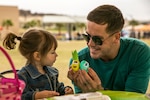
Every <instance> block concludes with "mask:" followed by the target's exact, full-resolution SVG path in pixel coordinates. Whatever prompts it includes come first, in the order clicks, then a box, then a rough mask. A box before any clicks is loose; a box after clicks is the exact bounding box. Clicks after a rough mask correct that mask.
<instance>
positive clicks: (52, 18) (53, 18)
mask: <svg viewBox="0 0 150 100" xmlns="http://www.w3.org/2000/svg"><path fill="white" fill-rule="evenodd" d="M42 21H43V23H77V22H80V23H86V17H79V16H63V15H45V16H43V19H42Z"/></svg>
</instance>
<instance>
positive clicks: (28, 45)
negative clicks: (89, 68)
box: [3, 29, 73, 100]
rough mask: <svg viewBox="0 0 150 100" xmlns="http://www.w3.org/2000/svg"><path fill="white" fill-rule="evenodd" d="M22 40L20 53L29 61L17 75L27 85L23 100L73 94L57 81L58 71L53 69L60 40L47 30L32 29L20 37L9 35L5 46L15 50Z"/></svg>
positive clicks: (68, 87)
mask: <svg viewBox="0 0 150 100" xmlns="http://www.w3.org/2000/svg"><path fill="white" fill-rule="evenodd" d="M15 40H19V41H20V44H19V47H18V48H19V51H20V53H21V54H22V55H23V56H24V57H25V58H26V59H27V64H26V65H25V66H24V67H23V68H22V69H21V70H19V72H18V77H19V79H21V80H23V81H24V82H25V83H26V87H25V89H24V91H23V94H22V100H36V99H42V98H49V97H53V96H59V95H64V94H72V93H73V89H72V88H71V87H70V86H64V84H63V83H62V82H59V81H58V70H57V69H56V68H54V67H52V65H53V63H54V62H55V61H56V57H57V56H58V55H57V53H56V48H57V41H56V39H55V37H54V36H53V35H52V34H51V33H49V32H48V31H45V30H42V29H30V30H28V31H27V32H25V33H24V35H23V37H19V36H17V35H15V34H13V33H9V34H8V35H7V36H6V38H5V39H4V41H3V46H4V47H5V48H6V49H8V50H11V49H14V48H15V46H16V41H15Z"/></svg>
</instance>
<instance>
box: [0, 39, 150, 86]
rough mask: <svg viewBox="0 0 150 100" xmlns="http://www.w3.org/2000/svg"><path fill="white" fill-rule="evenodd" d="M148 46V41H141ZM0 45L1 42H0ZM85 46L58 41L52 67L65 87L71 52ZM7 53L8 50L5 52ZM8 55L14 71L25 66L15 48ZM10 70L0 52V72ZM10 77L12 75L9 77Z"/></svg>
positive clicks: (73, 42) (83, 44) (68, 82)
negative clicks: (55, 58)
mask: <svg viewBox="0 0 150 100" xmlns="http://www.w3.org/2000/svg"><path fill="white" fill-rule="evenodd" d="M143 41H144V42H146V43H147V44H148V45H149V46H150V40H148V39H147V40H143ZM0 45H1V42H0ZM85 46H86V42H85V41H83V40H81V41H58V48H57V50H56V52H57V54H58V57H57V60H56V62H55V63H54V65H53V66H55V67H56V68H57V69H58V70H59V81H60V82H64V83H65V85H69V86H72V84H71V81H70V80H69V79H68V78H67V71H68V67H69V66H68V65H69V60H70V58H71V57H72V51H74V50H75V49H76V50H77V51H78V50H80V49H81V48H83V47H85ZM7 51H8V50H7ZM8 53H9V54H10V56H11V58H12V60H13V62H14V64H15V67H16V69H20V68H21V67H22V66H24V65H25V62H26V59H25V58H24V57H22V56H21V54H20V53H19V51H18V50H17V48H16V49H15V50H9V51H8ZM8 69H11V67H10V65H9V63H8V61H7V59H6V58H5V57H4V55H3V54H2V53H1V52H0V72H2V71H5V70H8ZM11 76H12V75H11Z"/></svg>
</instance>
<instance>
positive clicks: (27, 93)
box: [18, 71, 36, 100]
mask: <svg viewBox="0 0 150 100" xmlns="http://www.w3.org/2000/svg"><path fill="white" fill-rule="evenodd" d="M18 78H19V79H20V80H23V81H24V82H25V84H26V86H25V88H24V90H23V93H22V97H21V100H34V95H35V93H36V91H34V90H32V88H30V86H29V85H28V84H27V79H26V77H25V73H24V72H20V71H19V72H18Z"/></svg>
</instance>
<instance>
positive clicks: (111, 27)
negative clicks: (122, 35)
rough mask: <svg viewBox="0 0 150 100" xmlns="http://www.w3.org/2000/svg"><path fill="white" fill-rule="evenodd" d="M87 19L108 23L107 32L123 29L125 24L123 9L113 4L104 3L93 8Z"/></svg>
mask: <svg viewBox="0 0 150 100" xmlns="http://www.w3.org/2000/svg"><path fill="white" fill-rule="evenodd" d="M87 20H89V21H92V22H95V23H97V24H101V25H104V24H108V26H107V28H106V32H108V33H114V32H119V31H121V30H122V28H123V26H124V18H123V15H122V13H121V11H120V10H119V9H118V8H117V7H115V6H113V5H102V6H98V7H97V8H95V9H94V10H92V11H91V12H90V13H89V14H88V16H87Z"/></svg>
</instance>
